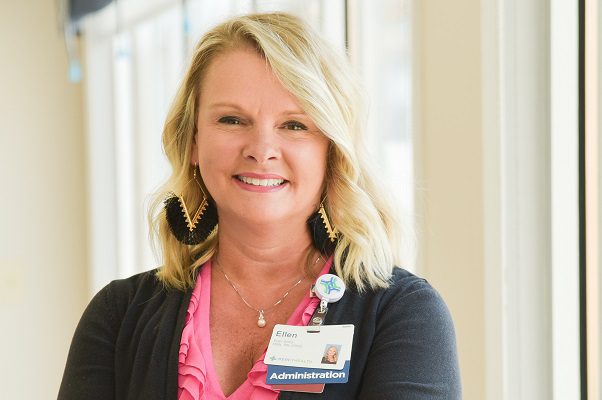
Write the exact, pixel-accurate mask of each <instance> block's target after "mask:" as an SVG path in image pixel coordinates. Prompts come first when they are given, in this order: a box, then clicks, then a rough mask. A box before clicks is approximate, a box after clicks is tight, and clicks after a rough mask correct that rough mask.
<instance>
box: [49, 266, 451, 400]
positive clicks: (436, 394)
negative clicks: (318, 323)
mask: <svg viewBox="0 0 602 400" xmlns="http://www.w3.org/2000/svg"><path fill="white" fill-rule="evenodd" d="M155 272H156V271H147V272H144V273H141V274H138V275H135V276H132V277H130V278H128V279H123V280H116V281H113V282H111V283H110V284H108V285H107V286H106V287H105V288H103V289H102V290H101V291H100V292H99V293H98V294H97V295H96V296H95V297H94V298H93V299H92V301H91V302H90V304H89V305H88V307H87V309H86V311H85V312H84V314H83V316H82V318H81V320H80V322H79V324H78V326H77V329H76V331H75V335H74V337H73V341H72V343H71V348H70V350H69V356H68V358H67V365H66V367H65V372H64V375H63V381H62V383H61V387H60V391H59V395H58V399H59V400H76V399H77V400H79V399H86V400H112V399H114V400H125V399H144V400H155V399H156V400H159V399H162V400H176V399H177V393H178V352H179V348H180V339H181V335H182V330H183V327H184V318H185V316H186V310H187V309H188V303H189V301H190V295H191V293H192V290H187V291H186V292H181V291H177V290H173V289H165V288H164V287H163V285H162V284H161V283H160V282H159V281H158V280H157V279H156V277H155ZM325 323H326V324H354V325H355V334H354V337H353V349H352V354H351V369H350V372H349V382H347V383H345V384H327V385H326V386H325V389H324V393H322V394H309V393H295V392H281V393H280V396H279V399H285V400H286V399H291V400H292V399H297V400H302V399H354V398H356V399H383V400H387V399H400V400H401V399H403V400H427V399H428V400H433V399H460V398H461V393H460V376H459V375H460V374H459V368H458V362H457V354H456V342H455V334H454V328H453V323H452V320H451V317H450V314H449V311H448V309H447V307H446V305H445V303H444V302H443V300H442V299H441V297H440V296H439V295H438V293H437V292H436V291H435V290H434V289H433V288H432V287H431V286H430V285H429V284H428V282H426V281H425V280H424V279H420V278H418V277H416V276H414V275H412V274H411V273H409V272H407V271H405V270H403V269H399V268H396V269H395V270H394V273H393V278H392V284H391V286H390V287H389V288H387V289H382V290H377V291H365V292H363V293H359V292H358V291H357V290H354V288H353V287H350V288H347V291H346V292H345V295H344V296H343V298H342V299H341V300H340V301H339V302H337V303H334V304H332V305H330V308H329V312H328V314H327V315H326V319H325Z"/></svg>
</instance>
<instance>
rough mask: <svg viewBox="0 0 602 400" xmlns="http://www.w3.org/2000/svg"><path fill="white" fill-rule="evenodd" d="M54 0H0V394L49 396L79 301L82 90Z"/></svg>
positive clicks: (83, 295) (82, 286)
mask: <svg viewBox="0 0 602 400" xmlns="http://www.w3.org/2000/svg"><path fill="white" fill-rule="evenodd" d="M55 7H56V2H55V1H34V0H22V1H10V2H9V1H2V2H0V54H1V58H2V62H0V121H2V122H1V123H0V185H1V186H0V188H1V191H2V192H1V193H2V195H1V196H0V321H1V325H0V355H1V356H0V387H1V392H0V397H1V398H3V399H53V398H56V395H57V391H58V386H59V383H60V378H61V375H62V370H63V367H64V363H65V359H66V356H67V349H68V346H69V343H70V341H71V336H72V334H73V330H74V328H75V325H76V323H77V321H78V319H79V316H80V315H81V312H82V311H83V308H84V307H85V303H86V302H87V285H86V283H85V282H87V279H86V277H87V272H86V271H87V265H86V262H87V255H86V223H85V211H86V210H85V204H86V198H85V182H84V176H85V169H84V166H85V154H84V148H85V147H84V131H83V118H82V109H83V107H82V88H81V85H76V84H71V83H69V82H68V80H67V65H68V64H67V57H66V51H65V48H64V46H63V42H62V36H61V34H60V31H59V29H58V26H57V22H56V21H57V18H56V9H55Z"/></svg>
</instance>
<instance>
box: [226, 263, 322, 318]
mask: <svg viewBox="0 0 602 400" xmlns="http://www.w3.org/2000/svg"><path fill="white" fill-rule="evenodd" d="M320 258H322V257H321V256H318V258H316V261H314V265H316V263H317V262H318V260H320ZM215 263H216V264H217V267H218V268H219V270H220V271H222V274H224V278H226V281H228V283H229V284H230V286H232V289H234V291H235V292H236V294H238V297H240V299H241V300H242V301H243V303H245V305H246V306H247V307H249V308H250V309H251V310H254V311H255V312H257V313H258V316H257V326H258V327H260V328H263V327H264V326H265V325H266V322H265V314H266V313H267V312H270V311H272V310H273V309H274V308H276V307H277V306H278V305H279V304H280V303H282V302H283V301H284V299H285V298H286V296H288V294H289V293H290V292H291V290H293V289H294V288H296V287H297V286H299V284H300V283H301V282H303V277H301V278H300V279H299V280H298V281H297V282H295V284H294V285H293V286H291V287H290V289H289V290H287V291H286V293H284V295H282V297H281V298H280V299H278V301H277V302H275V303H274V304H272V306H271V307H269V308H265V309H259V308H256V307H253V306H252V305H251V304H249V302H248V301H247V299H245V297H244V296H243V295H242V293H240V290H239V289H238V286H237V285H236V284H235V283H234V282H232V281H231V280H230V278H229V277H228V275H227V274H226V271H224V269H223V268H222V266H221V264H220V263H219V262H218V261H217V258H216V259H215Z"/></svg>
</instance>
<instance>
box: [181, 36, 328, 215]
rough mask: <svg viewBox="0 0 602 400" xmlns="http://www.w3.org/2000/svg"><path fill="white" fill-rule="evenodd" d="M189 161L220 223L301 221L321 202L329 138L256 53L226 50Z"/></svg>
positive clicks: (213, 70) (211, 76)
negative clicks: (211, 201) (206, 192)
mask: <svg viewBox="0 0 602 400" xmlns="http://www.w3.org/2000/svg"><path fill="white" fill-rule="evenodd" d="M197 128H198V131H197V135H196V143H195V145H194V147H193V152H192V153H193V154H192V160H191V162H192V163H193V164H198V165H199V169H200V171H201V176H202V178H203V181H204V183H205V185H206V186H207V189H208V190H209V193H210V194H211V196H212V197H213V199H214V200H215V203H216V205H217V208H218V212H219V217H220V224H221V223H222V221H234V222H237V223H240V222H249V223H253V224H260V223H272V222H279V223H297V222H299V223H302V224H303V226H304V224H305V220H306V219H307V218H308V216H309V215H310V214H311V213H312V212H314V211H315V210H316V209H317V207H318V205H319V202H320V196H321V193H322V189H323V185H324V176H325V171H326V159H327V153H328V144H329V141H328V139H327V138H326V137H325V136H324V135H323V134H322V133H321V132H320V131H319V130H318V128H317V126H316V125H315V124H314V123H313V121H312V120H311V119H310V118H309V117H308V116H307V115H306V114H305V113H304V112H303V110H302V109H301V107H300V106H299V103H298V101H297V100H296V99H295V97H293V95H291V94H290V93H289V92H288V91H287V90H286V89H285V88H284V87H283V86H282V84H281V83H280V82H279V80H278V79H277V78H276V76H275V75H274V74H273V73H272V71H271V69H270V67H269V65H268V64H267V62H266V60H265V59H264V58H262V57H261V56H259V55H258V54H257V53H256V52H255V51H254V50H253V49H251V48H250V47H243V48H239V49H234V50H230V51H227V52H225V53H223V54H221V55H218V56H217V57H216V58H215V59H214V60H213V61H212V62H211V64H210V65H209V67H208V69H207V71H206V74H205V76H204V78H203V80H202V82H201V88H200V96H199V109H198V119H197Z"/></svg>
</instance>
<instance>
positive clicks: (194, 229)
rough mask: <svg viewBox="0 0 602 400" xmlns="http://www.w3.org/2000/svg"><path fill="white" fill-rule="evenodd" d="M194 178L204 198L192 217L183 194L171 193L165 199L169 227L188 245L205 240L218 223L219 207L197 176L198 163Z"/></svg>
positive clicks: (177, 237)
mask: <svg viewBox="0 0 602 400" xmlns="http://www.w3.org/2000/svg"><path fill="white" fill-rule="evenodd" d="M193 179H194V180H195V182H196V183H197V184H198V185H199V189H200V190H201V193H202V194H203V200H202V201H201V204H200V205H199V207H198V208H197V210H196V212H195V213H194V216H193V217H192V218H190V213H189V212H188V208H187V207H186V204H185V203H184V198H183V197H182V196H177V195H176V194H175V193H171V194H170V196H169V197H168V198H167V199H165V217H166V219H167V224H168V225H169V229H170V230H171V232H172V233H173V235H174V236H175V237H176V239H178V241H180V242H182V243H184V244H187V245H195V244H199V243H202V242H204V241H205V240H207V237H209V235H210V234H211V232H212V231H213V229H215V227H216V225H217V208H216V207H215V204H213V202H212V201H211V200H210V199H209V198H208V197H207V195H206V194H205V192H204V191H203V188H202V187H201V184H200V183H199V181H198V180H197V178H196V165H195V166H194V177H193Z"/></svg>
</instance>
